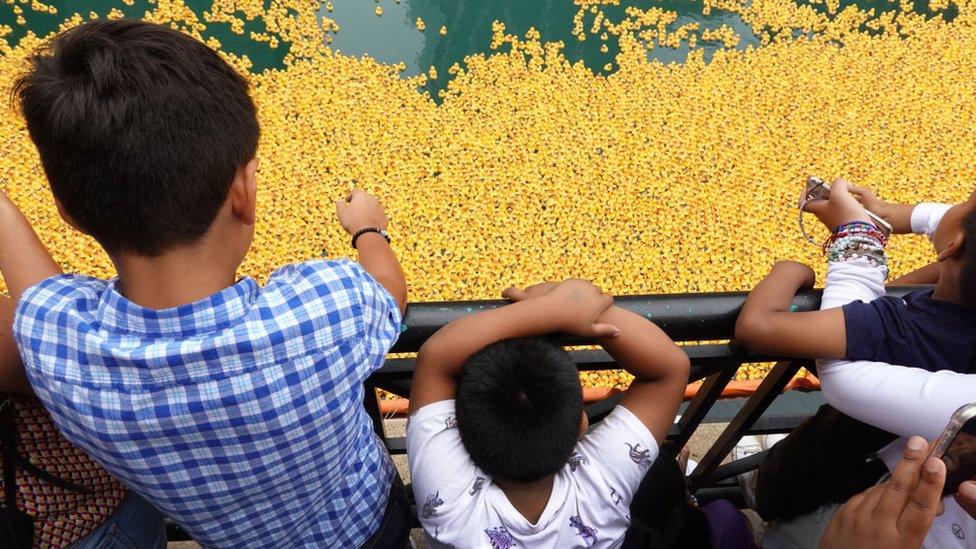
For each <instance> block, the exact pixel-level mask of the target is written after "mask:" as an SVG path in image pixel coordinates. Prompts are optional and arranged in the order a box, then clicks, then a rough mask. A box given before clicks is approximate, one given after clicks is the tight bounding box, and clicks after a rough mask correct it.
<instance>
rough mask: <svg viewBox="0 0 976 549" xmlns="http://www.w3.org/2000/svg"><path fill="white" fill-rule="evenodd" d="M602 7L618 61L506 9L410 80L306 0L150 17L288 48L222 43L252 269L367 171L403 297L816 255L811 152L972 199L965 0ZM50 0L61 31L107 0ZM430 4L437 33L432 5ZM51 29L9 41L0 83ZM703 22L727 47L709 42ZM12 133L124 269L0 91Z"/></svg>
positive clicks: (638, 287)
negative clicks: (248, 133)
mask: <svg viewBox="0 0 976 549" xmlns="http://www.w3.org/2000/svg"><path fill="white" fill-rule="evenodd" d="M566 1H567V2H570V1H572V0H566ZM613 3H614V2H613V1H612V0H611V1H606V0H585V1H584V0H577V4H578V5H579V12H578V13H577V16H576V18H575V20H574V27H575V28H574V29H573V31H574V34H575V36H576V38H578V39H580V40H587V39H593V40H600V41H601V42H599V43H601V44H605V43H606V42H608V41H609V42H613V43H615V45H616V46H617V47H616V50H619V54H617V55H616V57H615V58H614V59H613V62H612V64H611V66H610V67H607V68H608V70H609V69H612V70H613V72H612V73H610V74H608V75H604V74H600V73H598V72H597V71H595V70H594V69H595V68H594V67H586V66H584V65H583V64H582V63H579V62H570V61H568V60H567V59H566V57H565V56H564V55H563V53H562V50H563V44H562V43H559V42H545V41H543V40H542V38H541V37H540V35H539V33H538V32H537V31H536V30H534V29H531V30H529V31H528V32H527V33H526V34H525V35H523V36H515V35H511V34H508V33H507V32H506V29H505V26H504V25H503V24H502V23H501V22H496V23H495V24H494V25H493V29H492V30H493V34H494V36H493V39H492V42H491V44H490V45H489V44H486V45H485V46H486V51H485V53H482V54H477V55H472V56H470V57H468V58H466V59H465V60H464V61H463V62H462V63H459V64H458V65H455V66H453V67H451V70H450V71H448V72H449V73H450V74H447V75H438V74H437V71H436V70H435V69H433V68H431V69H429V70H427V71H425V72H424V73H423V74H421V75H420V76H417V77H411V78H404V77H403V76H402V74H401V73H402V71H403V66H402V65H384V64H381V63H379V62H377V61H375V60H373V59H370V58H361V59H360V58H354V57H350V56H347V55H344V54H337V53H336V52H334V51H332V50H331V49H330V48H329V47H328V42H329V38H328V37H329V36H331V35H333V34H335V33H336V32H340V31H339V26H338V25H337V24H336V23H335V21H332V20H331V19H329V18H328V17H327V16H323V15H322V10H320V7H321V3H320V2H316V1H311V0H269V1H262V2H255V1H233V0H217V1H215V2H214V3H213V6H212V7H211V9H209V10H208V11H206V12H205V13H204V14H202V15H200V16H199V17H198V15H197V14H195V13H194V11H193V10H191V9H189V8H188V7H187V6H186V5H185V4H184V3H183V2H182V1H181V0H156V1H155V2H154V3H152V4H151V6H153V9H152V10H151V11H149V12H147V13H146V14H145V18H146V19H148V20H153V21H158V22H163V23H167V24H171V25H173V26H174V27H176V28H179V29H182V30H184V31H185V32H188V33H190V34H193V35H195V36H198V37H203V36H205V35H206V32H205V31H206V28H207V25H209V24H212V23H218V22H219V23H227V24H229V25H230V27H231V29H232V30H233V31H234V32H237V33H239V34H243V33H244V26H245V23H246V22H247V21H251V20H253V19H255V18H260V19H261V20H262V21H263V22H264V26H265V27H266V31H265V32H264V33H263V34H254V35H251V38H252V39H253V40H256V41H264V42H268V43H269V46H270V45H271V44H272V43H273V44H275V46H277V44H279V43H282V44H288V45H289V50H288V51H289V53H288V55H287V57H286V59H285V66H284V67H283V68H280V69H273V70H267V71H263V72H255V71H252V66H251V62H250V60H249V59H248V58H247V57H246V56H236V55H233V54H231V53H228V52H222V53H223V55H225V57H226V58H227V59H228V60H229V61H230V62H231V63H232V64H234V65H235V66H236V67H237V68H239V69H240V70H242V71H245V72H247V73H248V74H249V78H250V80H251V82H252V84H253V94H254V97H255V99H256V101H257V104H258V106H259V110H260V118H261V124H262V138H261V144H260V149H259V156H260V157H261V173H260V191H259V195H260V200H259V208H260V217H259V220H258V226H257V233H256V237H255V241H254V246H253V248H252V250H251V252H250V254H249V255H248V257H247V260H246V261H245V263H244V265H243V266H242V272H241V274H250V275H254V276H257V277H264V276H266V275H267V274H269V273H270V272H271V271H272V270H273V269H275V268H277V267H279V266H281V265H282V264H284V263H287V262H293V261H301V260H305V259H308V258H313V257H319V256H321V255H322V254H323V252H325V253H327V254H329V255H331V256H342V255H347V254H350V253H352V252H351V250H350V249H349V246H348V238H347V236H346V235H344V234H343V233H342V232H341V229H340V227H339V224H338V223H337V222H336V221H335V217H334V212H333V209H334V204H335V200H336V198H337V197H339V196H342V195H343V194H344V193H346V192H348V190H349V189H350V187H351V185H352V184H353V183H352V182H357V184H358V185H360V186H362V187H364V188H366V189H367V190H368V191H370V192H373V193H376V194H377V195H378V196H379V197H380V198H381V200H382V202H383V203H384V204H385V205H386V208H387V211H388V213H389V216H390V218H391V228H390V232H391V233H392V236H393V242H394V245H395V248H396V250H397V252H398V254H399V257H400V259H401V261H402V263H403V267H404V269H405V271H406V273H407V278H408V280H409V282H410V292H411V294H410V295H411V299H412V300H414V301H425V300H457V299H481V298H494V297H497V296H498V294H499V292H500V291H501V289H502V288H504V287H506V286H508V285H510V284H516V285H519V284H529V283H533V282H536V281H539V280H544V279H560V278H563V277H567V276H579V277H584V278H588V279H592V280H594V281H595V282H596V283H597V284H599V285H600V286H602V287H603V288H604V289H605V290H607V291H609V292H612V293H614V294H648V293H657V292H668V293H675V292H701V291H719V290H744V289H748V288H750V287H752V286H753V285H754V284H755V283H756V282H757V281H758V280H759V279H760V278H761V277H762V276H763V275H764V274H765V273H766V272H767V270H768V268H769V266H770V265H771V264H772V263H773V262H774V261H776V260H779V259H784V258H792V259H797V260H801V261H805V262H808V263H810V264H811V265H814V266H816V267H817V269H818V272H819V273H821V274H822V273H823V266H824V258H823V256H822V255H821V254H820V251H819V249H818V248H817V247H814V246H809V245H806V244H805V243H804V241H803V239H802V238H801V237H800V235H799V233H798V231H797V228H796V226H795V219H796V212H795V210H794V207H795V203H796V198H797V196H798V193H799V191H800V189H801V187H802V184H803V181H804V179H805V177H806V176H807V175H808V174H817V175H819V176H821V177H824V178H827V179H829V178H833V177H838V176H844V177H846V178H848V179H850V180H852V181H854V182H857V183H859V184H863V185H868V186H871V187H873V188H874V189H876V190H877V192H878V193H879V194H880V195H881V196H882V197H884V198H886V199H889V200H898V201H906V202H914V201H918V200H936V201H947V202H953V201H958V200H960V199H961V198H963V197H965V196H967V195H968V194H969V193H970V192H971V191H972V190H973V188H974V187H976V177H974V176H976V86H973V84H972V83H973V81H974V80H976V56H974V55H973V54H972V52H973V51H974V50H976V7H974V6H971V4H970V3H969V2H968V1H961V2H955V1H953V2H952V6H951V7H952V9H953V10H955V11H958V15H957V16H956V17H955V18H954V19H952V20H951V21H947V20H946V19H945V18H943V17H942V16H941V13H942V11H943V10H946V9H948V8H949V7H950V6H949V2H947V1H945V0H943V1H942V2H939V1H933V2H931V3H930V5H929V8H930V9H932V10H934V11H935V14H934V15H933V14H927V15H919V14H916V13H914V12H913V11H912V9H911V8H912V6H911V2H906V1H902V2H901V3H900V4H899V3H892V4H891V10H890V11H886V12H875V11H865V10H861V9H859V8H857V7H856V6H848V7H845V8H843V9H841V8H840V7H839V2H838V0H814V1H812V2H801V3H797V2H795V1H794V0H763V1H762V2H754V1H752V2H750V1H748V0H704V2H703V4H702V6H703V7H702V9H703V11H705V12H712V11H715V10H724V11H728V12H733V13H736V14H738V16H739V17H741V18H742V20H743V21H745V22H746V23H747V24H748V25H749V26H751V27H752V28H753V29H754V30H755V34H756V36H758V37H759V41H760V45H759V46H758V47H749V48H740V47H738V46H739V44H740V38H741V37H739V36H738V35H736V33H735V31H734V30H733V29H732V28H730V27H727V26H724V27H719V28H713V29H705V28H701V27H700V26H699V25H698V24H697V23H694V24H684V25H678V24H677V22H676V15H675V14H674V13H673V12H669V11H667V10H665V9H662V8H660V7H651V8H647V9H637V8H634V7H630V8H627V9H626V10H625V11H624V15H623V16H622V17H618V18H616V19H614V18H612V17H610V16H608V15H606V14H605V13H604V12H603V11H602V10H603V5H604V4H613ZM22 6H23V7H22ZM326 8H327V9H326V10H325V13H326V14H328V11H330V8H331V4H326ZM15 9H16V10H20V11H17V12H16V13H17V14H18V16H19V17H21V20H18V24H23V23H21V21H22V20H23V15H24V13H25V12H26V11H27V10H35V11H46V12H50V10H52V9H53V8H52V7H50V6H47V5H45V4H43V3H42V2H39V1H36V0H35V1H33V2H32V3H31V4H29V5H28V4H22V5H21V4H18V5H16V6H15ZM363 9H375V10H376V14H377V15H379V14H381V13H382V11H381V10H382V8H381V7H380V6H378V5H377V6H375V8H374V7H372V6H369V7H367V6H366V5H364V7H363ZM614 13H618V12H614ZM120 15H121V12H119V11H118V10H114V11H112V12H111V13H109V14H104V13H103V14H101V16H102V17H105V16H108V17H117V16H120ZM59 16H63V17H64V18H65V23H64V26H65V27H68V26H71V25H76V24H79V23H80V22H82V21H84V20H86V19H88V18H90V17H98V16H99V15H98V14H81V13H78V14H70V13H62V14H59ZM415 26H416V28H417V29H418V30H419V31H425V28H426V25H425V23H424V21H423V20H421V19H417V20H416V22H415ZM323 29H324V31H325V35H326V37H327V38H326V40H325V43H323ZM11 32H12V29H11V28H10V27H6V28H3V27H0V36H2V37H9V35H10V34H11ZM445 33H446V28H443V27H442V28H441V29H440V30H439V31H438V33H437V34H440V35H443V34H445ZM429 34H432V35H433V34H435V33H433V32H432V33H429ZM43 38H45V37H38V36H35V35H33V34H31V33H29V32H28V33H27V35H26V36H25V37H24V38H22V39H20V40H19V41H17V43H8V42H7V38H3V39H0V96H2V97H9V85H10V82H11V80H12V79H13V77H14V75H16V74H17V73H18V72H19V71H21V70H22V69H23V67H24V62H23V60H24V58H25V57H26V55H27V54H28V52H30V51H31V50H33V49H34V48H35V47H37V46H38V45H39V44H40V43H41V41H42V40H43ZM428 39H431V40H436V39H437V37H436V36H431V37H429V38H428ZM272 41H273V42H272ZM207 43H208V44H210V45H211V46H213V47H214V48H217V49H218V50H219V49H220V48H221V44H220V42H219V41H217V40H216V39H214V38H212V37H211V38H208V39H207ZM704 44H711V45H712V46H713V47H714V46H715V45H716V44H717V45H718V46H719V49H718V51H717V52H715V53H714V55H713V56H712V57H711V58H710V59H709V60H708V61H707V62H706V56H705V55H704V52H703V51H704V50H703V45H704ZM684 45H687V46H689V47H690V54H689V56H688V58H687V61H685V62H684V63H681V64H662V63H660V62H656V61H649V60H648V58H647V50H648V48H660V47H676V46H684ZM489 46H490V48H489ZM713 49H714V48H713ZM438 76H440V78H441V79H442V80H445V79H446V80H447V81H448V83H447V86H446V88H445V89H444V91H443V92H442V93H441V97H440V98H437V99H439V101H435V100H434V99H435V98H432V97H430V96H429V95H428V93H427V92H425V91H423V90H422V89H420V86H421V85H422V84H423V83H424V82H426V81H427V80H428V79H430V78H438ZM0 139H2V143H3V148H2V151H3V152H2V154H0V188H2V189H3V190H5V191H6V192H7V193H8V194H9V195H10V197H11V198H12V199H13V200H14V201H15V202H16V203H17V204H18V205H19V206H20V207H21V208H22V209H23V210H24V212H25V213H26V214H27V216H28V217H29V218H30V220H31V221H32V222H33V223H34V226H35V227H36V228H37V230H38V232H39V233H40V235H41V238H42V240H43V241H44V243H45V244H47V245H48V247H49V248H50V249H51V250H52V251H53V253H54V255H55V257H56V258H57V260H58V261H60V262H61V264H62V265H63V267H64V268H65V269H66V270H68V271H76V272H82V273H88V274H93V275H97V276H103V277H108V276H112V275H113V270H112V266H111V263H110V262H109V260H108V258H107V257H106V256H105V254H104V253H103V252H102V251H101V250H100V249H99V247H98V246H97V245H96V244H95V243H94V242H93V241H91V240H90V239H88V238H86V237H83V236H81V235H79V234H78V233H76V232H74V231H72V230H70V229H69V228H68V227H67V226H66V225H65V224H64V223H63V222H62V221H61V220H60V219H59V218H58V216H57V212H56V210H55V207H54V204H53V202H52V200H51V196H50V192H49V190H48V188H47V185H46V182H45V180H44V173H43V171H42V169H41V167H40V165H39V162H38V158H37V154H36V152H35V150H34V147H33V146H32V145H31V143H30V140H29V139H28V136H27V132H26V130H25V127H24V124H23V121H22V119H21V117H20V116H19V115H18V114H17V113H16V111H15V110H13V109H8V108H5V109H4V110H3V114H2V118H0ZM889 250H890V256H891V266H892V270H893V273H894V274H900V273H904V272H906V271H908V270H911V269H913V268H916V267H919V266H921V265H922V264H924V263H925V262H928V261H930V260H932V259H933V254H932V253H931V250H930V248H929V245H928V244H927V243H926V242H925V241H924V240H923V239H921V238H916V237H901V238H896V239H894V240H893V241H892V243H891V244H890V246H889ZM763 372H764V370H763V368H761V367H755V368H752V369H749V370H747V371H745V372H744V374H743V375H744V376H746V377H753V378H754V377H758V376H761V375H762V374H763ZM586 379H587V383H588V384H590V385H618V384H621V383H626V381H628V378H627V377H626V376H624V375H621V374H618V373H616V372H599V373H595V374H592V375H590V376H588V377H587V378H586Z"/></svg>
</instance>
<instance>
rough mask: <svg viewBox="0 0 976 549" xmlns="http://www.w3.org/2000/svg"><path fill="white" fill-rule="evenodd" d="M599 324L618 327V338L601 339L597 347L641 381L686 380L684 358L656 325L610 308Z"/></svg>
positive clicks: (686, 366) (679, 348)
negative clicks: (601, 348)
mask: <svg viewBox="0 0 976 549" xmlns="http://www.w3.org/2000/svg"><path fill="white" fill-rule="evenodd" d="M600 322H604V323H607V324H612V325H614V326H616V327H618V328H620V335H619V336H618V337H615V338H604V339H601V340H600V344H601V345H602V346H603V348H604V349H606V351H607V352H608V353H610V355H611V356H612V357H613V358H614V360H616V361H617V364H618V365H620V367H621V368H623V369H625V370H627V371H628V372H630V373H631V374H633V376H634V377H635V378H637V379H638V380H641V381H659V380H662V379H667V378H677V379H680V381H681V385H682V386H683V385H684V384H685V382H687V380H688V368H689V363H688V355H686V354H685V352H684V351H682V350H681V347H678V346H677V345H676V344H675V343H674V342H673V341H671V338H669V337H668V336H667V334H665V333H664V331H662V330H661V328H659V327H658V326H657V325H656V324H654V323H653V322H650V321H649V320H646V319H644V318H641V317H640V316H639V315H637V314H634V313H632V312H630V311H627V310H624V309H621V308H620V307H611V308H610V309H609V310H608V311H607V312H606V313H604V314H603V316H602V317H600Z"/></svg>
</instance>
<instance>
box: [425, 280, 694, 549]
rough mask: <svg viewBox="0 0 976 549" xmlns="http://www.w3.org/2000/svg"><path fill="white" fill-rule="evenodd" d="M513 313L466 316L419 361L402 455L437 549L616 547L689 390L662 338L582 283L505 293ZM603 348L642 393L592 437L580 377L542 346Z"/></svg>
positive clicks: (680, 356) (558, 352)
mask: <svg viewBox="0 0 976 549" xmlns="http://www.w3.org/2000/svg"><path fill="white" fill-rule="evenodd" d="M504 296H505V297H507V298H508V299H510V300H512V301H514V303H512V304H511V305H507V306H505V307H501V308H499V309H494V310H491V311H485V312H481V313H477V314H473V315H469V316H466V317H464V318H461V319H459V320H456V321H455V322H452V323H451V324H449V325H447V326H445V327H444V328H442V329H441V330H440V331H439V332H437V333H436V334H434V335H433V336H432V337H431V338H430V340H428V341H427V342H426V343H425V344H424V346H423V347H422V348H421V350H420V353H419V356H418V358H417V367H416V370H415V372H414V378H413V387H412V390H411V394H410V407H411V416H410V420H409V423H408V426H407V450H408V452H407V455H408V456H409V460H410V472H411V478H412V481H413V490H414V494H415V495H416V497H417V508H418V512H419V514H420V521H421V524H422V525H423V526H424V530H425V531H426V533H427V536H428V538H429V539H430V541H431V543H432V545H434V546H436V547H471V546H474V545H478V546H483V545H484V546H490V547H515V546H518V547H592V546H594V545H595V546H597V547H606V546H617V545H618V544H619V543H620V541H621V540H622V539H623V537H624V534H625V531H626V529H627V526H628V524H629V523H630V503H631V500H632V498H633V496H634V493H635V491H636V490H637V488H638V485H640V483H641V480H642V478H643V477H644V473H645V472H646V471H647V470H648V468H649V467H650V466H651V464H652V463H653V462H654V460H655V458H656V457H657V455H658V448H659V444H660V443H662V442H664V440H665V437H666V436H667V433H668V431H669V429H670V428H671V426H672V424H673V423H674V418H675V414H676V413H677V410H678V405H679V404H680V403H681V400H682V395H683V392H684V387H685V384H686V383H687V380H688V371H689V361H688V357H687V356H686V355H685V354H684V352H682V351H681V349H680V348H679V347H678V346H677V345H675V344H674V343H673V342H672V341H671V340H670V339H669V338H668V337H667V336H666V335H665V334H664V332H662V331H661V330H660V329H659V328H658V327H657V326H655V325H654V324H653V323H651V322H650V321H648V320H646V319H644V318H641V317H640V316H638V315H635V314H633V313H631V312H628V311H625V310H623V309H620V308H617V307H613V306H612V299H611V298H610V297H609V296H606V295H603V294H602V292H601V291H600V290H599V289H598V288H596V287H595V286H593V285H592V284H590V283H589V282H586V281H582V280H567V281H565V282H563V283H561V284H540V285H537V286H533V287H530V288H528V289H526V290H517V289H514V288H510V289H509V290H506V292H505V294H504ZM553 332H568V333H572V334H575V335H578V336H583V337H587V338H593V339H595V340H597V341H598V342H599V343H600V344H601V345H602V346H603V347H604V348H605V349H606V350H607V351H608V352H609V353H610V354H611V355H612V356H613V358H614V359H616V360H617V362H618V363H619V364H620V366H621V367H623V368H625V369H627V370H629V371H630V372H631V373H633V374H634V376H635V380H634V382H633V383H632V384H631V386H630V388H629V389H628V391H627V393H626V394H625V396H624V397H623V400H622V401H621V403H620V405H619V406H617V407H616V409H615V410H614V411H613V412H611V413H610V415H609V416H608V417H607V418H606V419H604V420H603V421H602V422H601V423H600V424H599V425H598V426H596V427H595V428H594V429H592V430H591V431H590V432H587V420H586V415H585V412H584V409H583V401H582V388H581V386H580V381H579V375H578V371H577V369H576V366H575V365H574V364H573V362H572V360H571V359H570V358H569V356H568V355H567V354H566V353H565V352H564V351H563V350H562V349H560V348H558V347H557V346H555V345H554V344H552V343H550V342H548V341H546V340H544V339H539V338H540V337H541V336H545V335H547V334H550V333H553Z"/></svg>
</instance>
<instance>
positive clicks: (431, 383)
mask: <svg viewBox="0 0 976 549" xmlns="http://www.w3.org/2000/svg"><path fill="white" fill-rule="evenodd" d="M553 318H554V315H553V314H552V311H551V310H550V308H549V307H547V306H546V305H545V302H544V301H542V300H528V301H522V302H519V303H513V304H511V305H506V306H504V307H500V308H498V309H492V310H489V311H484V312H480V313H475V314H472V315H467V316H464V317H461V318H459V319H457V320H455V321H454V322H451V323H450V324H448V325H447V326H444V327H443V328H441V329H440V330H438V331H437V333H435V334H434V335H432V336H431V337H430V339H428V340H427V341H426V342H425V343H424V345H423V346H422V347H421V348H420V352H419V353H418V354H417V366H416V369H415V370H414V375H413V387H412V388H411V389H410V412H411V413H413V412H415V411H417V410H419V409H420V408H423V407H424V406H426V405H427V404H431V403H433V402H439V401H442V400H449V399H452V398H454V394H455V393H456V391H457V379H458V378H459V377H460V376H461V371H462V370H463V368H464V363H465V362H466V361H467V360H468V359H469V358H470V357H471V356H472V355H474V354H475V353H477V352H478V351H480V350H481V349H484V348H485V347H487V346H489V345H491V344H493V343H497V342H499V341H503V340H506V339H514V338H521V337H534V336H540V335H544V334H548V333H550V332H553V331H555V330H556V329H557V324H556V323H555V322H554V321H553Z"/></svg>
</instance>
